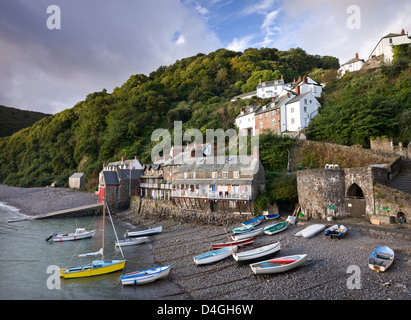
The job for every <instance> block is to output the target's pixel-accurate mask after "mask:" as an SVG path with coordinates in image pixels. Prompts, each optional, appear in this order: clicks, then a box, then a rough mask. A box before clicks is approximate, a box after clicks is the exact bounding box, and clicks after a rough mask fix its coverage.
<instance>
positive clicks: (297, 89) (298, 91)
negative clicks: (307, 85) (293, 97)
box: [295, 86, 300, 94]
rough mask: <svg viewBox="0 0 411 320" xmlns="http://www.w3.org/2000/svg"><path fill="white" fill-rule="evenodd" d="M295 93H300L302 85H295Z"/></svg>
mask: <svg viewBox="0 0 411 320" xmlns="http://www.w3.org/2000/svg"><path fill="white" fill-rule="evenodd" d="M295 93H296V94H300V86H296V87H295Z"/></svg>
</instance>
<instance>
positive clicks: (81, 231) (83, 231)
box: [46, 228, 96, 242]
mask: <svg viewBox="0 0 411 320" xmlns="http://www.w3.org/2000/svg"><path fill="white" fill-rule="evenodd" d="M95 233H96V230H91V231H87V228H77V229H76V231H75V232H73V233H57V232H53V233H52V234H51V235H50V236H49V237H48V238H47V239H46V241H49V240H50V239H53V241H55V242H61V241H74V240H80V239H86V238H91V237H92V236H94V234H95Z"/></svg>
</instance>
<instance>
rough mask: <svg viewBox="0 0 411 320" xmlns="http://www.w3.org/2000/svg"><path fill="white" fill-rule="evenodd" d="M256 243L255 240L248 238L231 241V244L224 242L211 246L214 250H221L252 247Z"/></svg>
mask: <svg viewBox="0 0 411 320" xmlns="http://www.w3.org/2000/svg"><path fill="white" fill-rule="evenodd" d="M253 243H254V238H246V239H242V240H238V241H231V242H222V243H216V244H213V245H211V247H212V248H213V250H217V249H221V248H224V247H229V246H237V247H242V246H251V245H252V244H253Z"/></svg>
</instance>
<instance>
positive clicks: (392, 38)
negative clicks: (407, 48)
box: [368, 29, 411, 63]
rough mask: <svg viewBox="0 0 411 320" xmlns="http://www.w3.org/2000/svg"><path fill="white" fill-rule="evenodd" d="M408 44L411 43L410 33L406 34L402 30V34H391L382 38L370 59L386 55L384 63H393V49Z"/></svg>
mask: <svg viewBox="0 0 411 320" xmlns="http://www.w3.org/2000/svg"><path fill="white" fill-rule="evenodd" d="M406 43H411V39H410V38H409V37H408V32H407V33H405V31H404V29H402V30H401V33H389V34H387V35H386V36H384V37H382V38H381V40H380V41H379V42H378V44H377V45H376V46H375V48H374V50H373V51H372V52H371V54H370V56H369V57H368V59H371V58H373V57H378V56H380V55H384V62H385V63H391V62H392V59H393V55H394V53H393V48H392V47H393V46H395V45H400V44H406Z"/></svg>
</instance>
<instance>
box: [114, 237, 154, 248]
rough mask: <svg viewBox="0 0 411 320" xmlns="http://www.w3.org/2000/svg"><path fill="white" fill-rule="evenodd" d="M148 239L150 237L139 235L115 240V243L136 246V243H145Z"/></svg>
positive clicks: (121, 245) (122, 245) (119, 245)
mask: <svg viewBox="0 0 411 320" xmlns="http://www.w3.org/2000/svg"><path fill="white" fill-rule="evenodd" d="M148 239H149V237H137V238H131V239H124V240H119V241H115V242H114V245H115V246H116V247H127V246H134V245H136V244H140V243H145V242H147V241H148Z"/></svg>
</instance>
